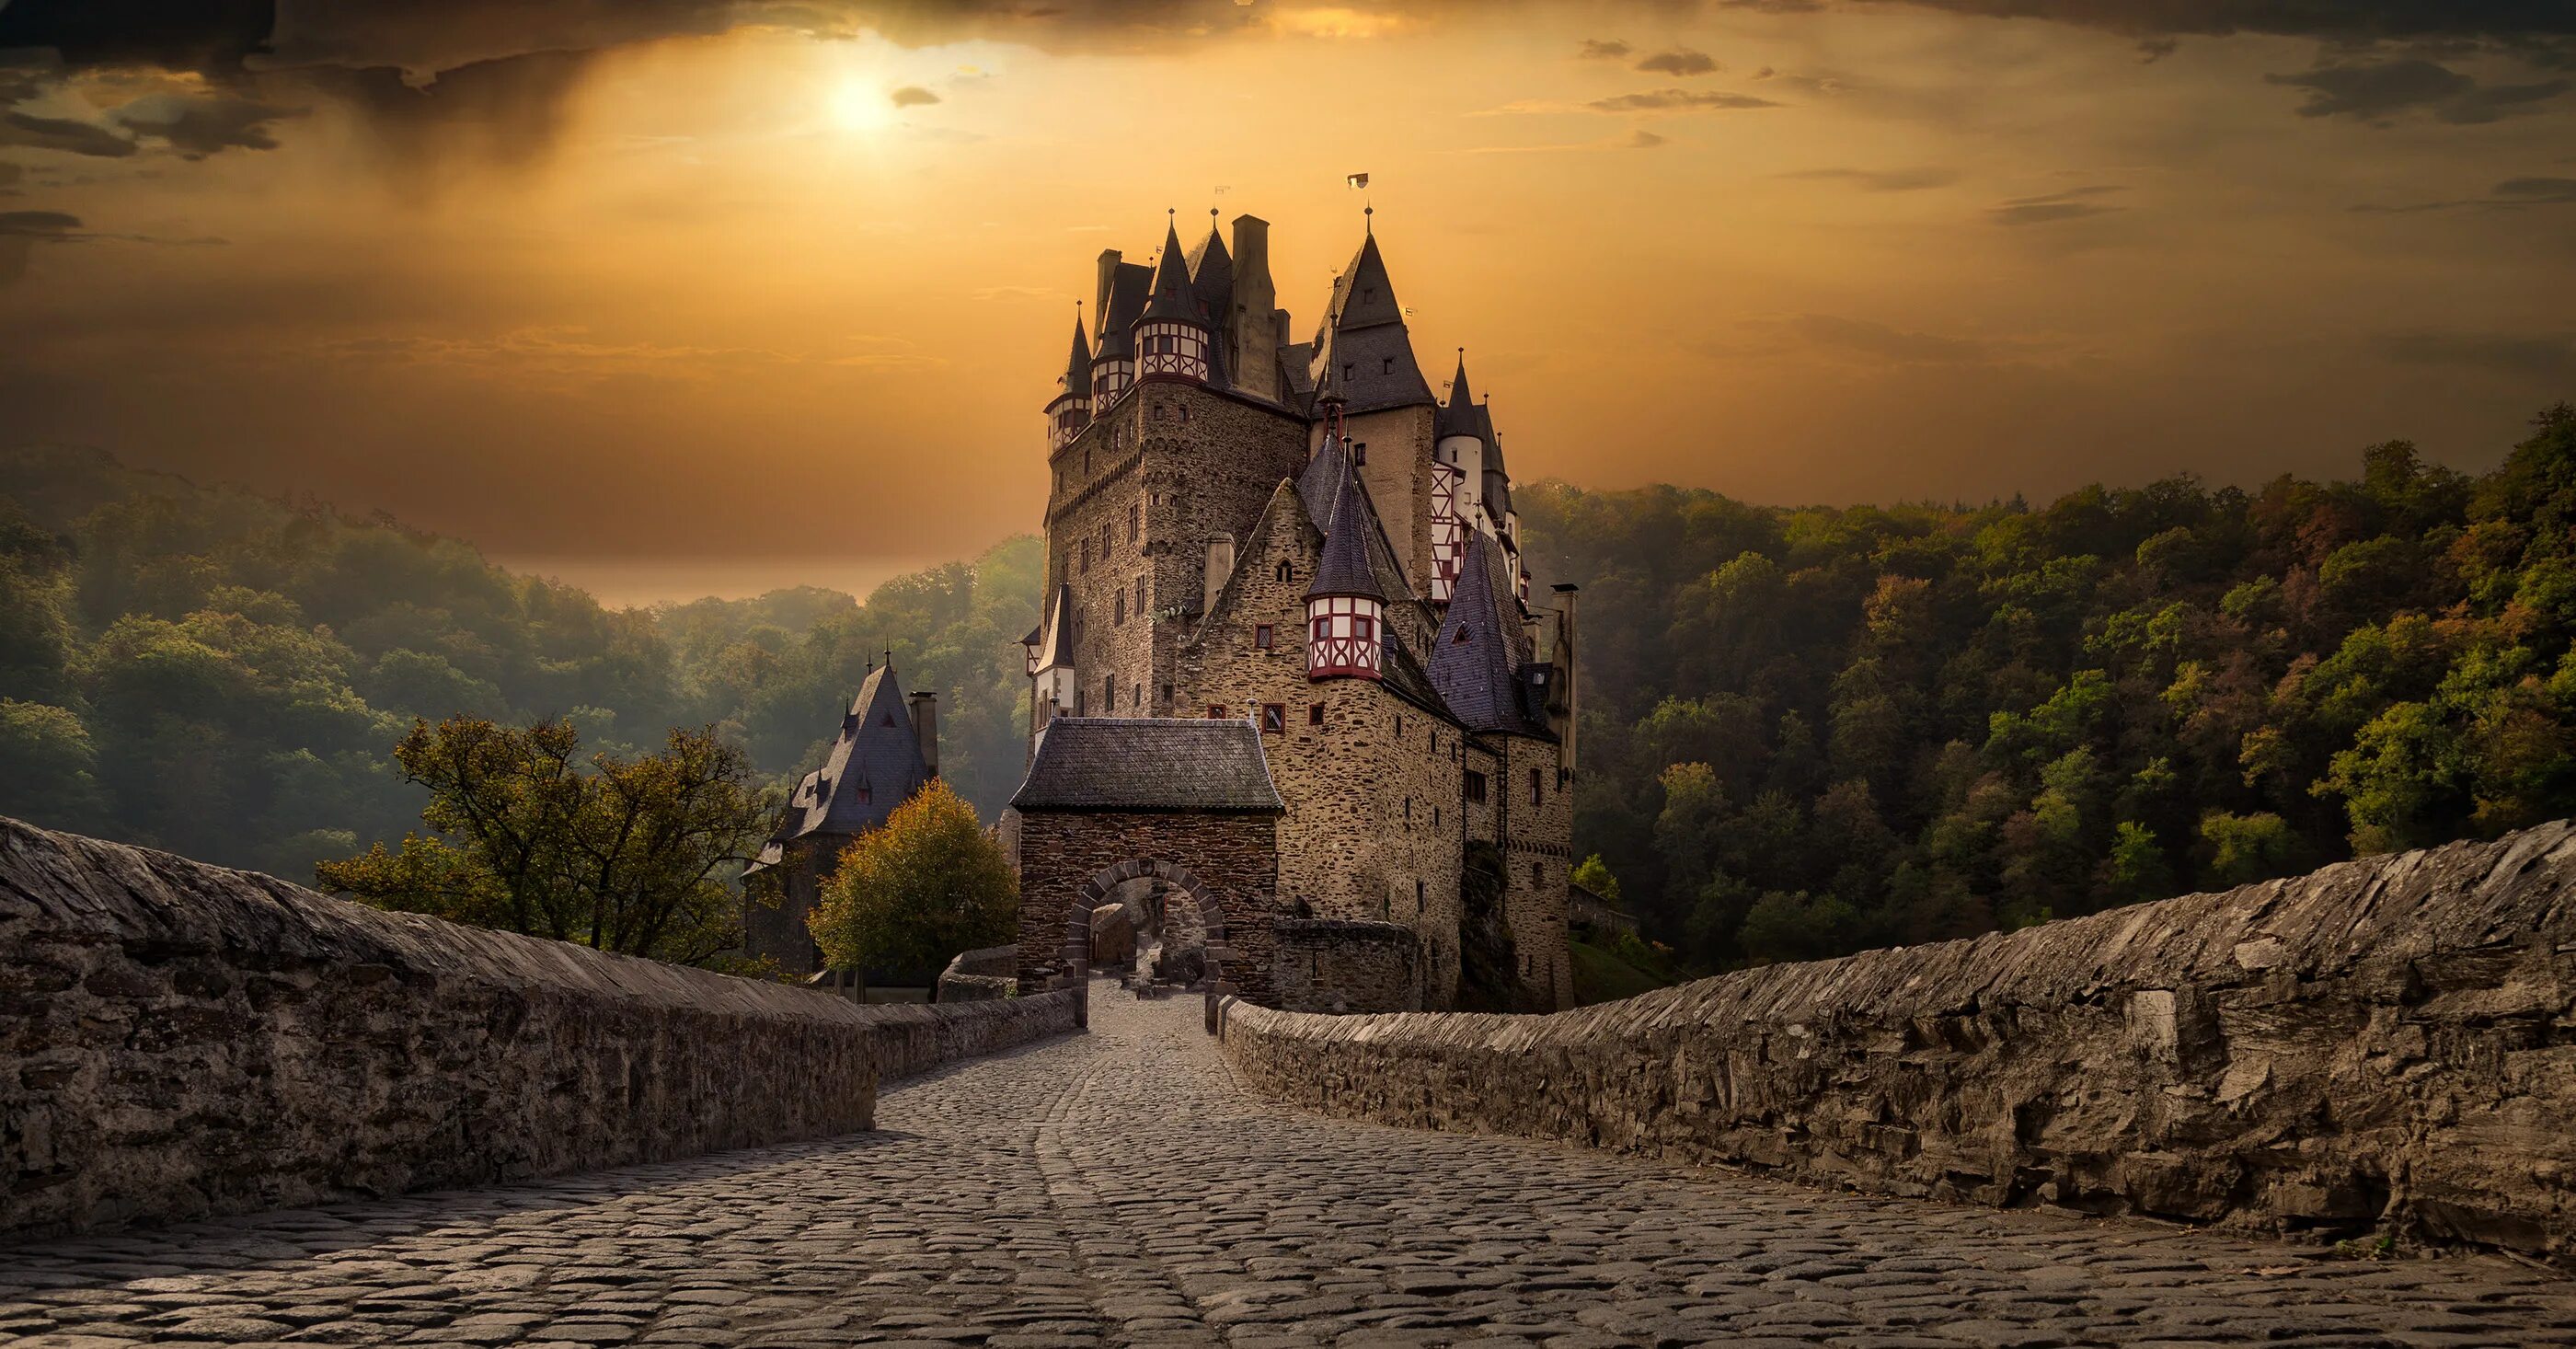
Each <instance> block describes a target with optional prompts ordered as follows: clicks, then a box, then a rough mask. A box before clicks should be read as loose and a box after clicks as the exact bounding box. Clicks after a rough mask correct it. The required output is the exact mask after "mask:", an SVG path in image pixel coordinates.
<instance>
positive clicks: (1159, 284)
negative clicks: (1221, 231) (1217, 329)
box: [1134, 225, 1215, 384]
mask: <svg viewBox="0 0 2576 1349" xmlns="http://www.w3.org/2000/svg"><path fill="white" fill-rule="evenodd" d="M1214 336H1215V333H1214V331H1213V330H1212V329H1210V328H1209V327H1208V321H1207V316H1206V315H1205V314H1203V313H1201V312H1200V309H1199V301H1198V295H1197V294H1196V292H1195V290H1194V289H1193V288H1192V286H1191V285H1190V269H1189V266H1188V264H1187V263H1185V262H1183V261H1182V260H1181V235H1180V230H1179V229H1178V228H1177V227H1175V226H1172V225H1166V226H1164V228H1163V258H1162V262H1161V263H1160V264H1159V265H1158V266H1157V267H1156V268H1155V269H1154V291H1153V297H1152V298H1151V299H1149V300H1148V301H1146V304H1145V312H1144V313H1143V314H1141V315H1139V316H1138V317H1137V319H1136V329H1135V334H1134V340H1135V347H1136V378H1137V379H1139V380H1173V381H1179V382H1183V383H1189V384H1205V383H1206V382H1207V377H1208V344H1209V342H1210V340H1211V339H1212V338H1213V337H1214Z"/></svg>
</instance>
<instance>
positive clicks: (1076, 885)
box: [1011, 717, 1285, 1005]
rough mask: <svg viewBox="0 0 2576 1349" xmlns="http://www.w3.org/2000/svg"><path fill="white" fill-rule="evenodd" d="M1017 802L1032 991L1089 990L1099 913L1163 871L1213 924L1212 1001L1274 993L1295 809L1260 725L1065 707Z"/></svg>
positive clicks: (1024, 972) (1024, 987) (1044, 737)
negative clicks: (1265, 750) (1273, 934)
mask: <svg viewBox="0 0 2576 1349" xmlns="http://www.w3.org/2000/svg"><path fill="white" fill-rule="evenodd" d="M1011 808H1012V809H1013V810H1015V811H1017V812H1018V813H1019V817H1020V822H1019V831H1018V832H1019V862H1020V941H1019V946H1020V966H1019V971H1020V988H1021V991H1023V992H1036V991H1038V990H1040V989H1044V988H1048V987H1051V986H1056V985H1058V984H1059V983H1064V982H1070V983H1071V984H1073V985H1074V986H1076V987H1087V986H1088V984H1089V975H1090V951H1091V915H1092V911H1093V910H1095V909H1097V908H1099V907H1100V906H1101V905H1102V904H1103V903H1106V902H1108V900H1109V899H1110V898H1111V896H1112V895H1113V894H1114V893H1116V892H1117V891H1118V890H1119V888H1120V887H1121V886H1124V885H1127V884H1128V883H1129V882H1132V881H1136V880H1139V879H1152V880H1155V881H1159V882H1161V883H1162V884H1164V885H1167V886H1169V887H1171V888H1172V889H1173V890H1174V891H1177V892H1178V893H1180V894H1182V895H1185V896H1187V898H1188V899H1189V902H1190V904H1191V905H1192V906H1193V907H1195V908H1196V909H1197V910H1198V912H1199V915H1200V917H1201V919H1202V920H1203V921H1204V922H1205V923H1206V925H1207V958H1208V970H1207V975H1206V984H1207V987H1208V989H1209V991H1210V997H1211V1000H1213V998H1214V996H1215V995H1216V994H1217V993H1218V992H1220V991H1238V992H1241V993H1242V994H1243V995H1244V996H1245V997H1247V998H1250V999H1252V1000H1254V1001H1265V1000H1267V997H1268V995H1269V991H1270V982H1271V981H1270V970H1269V959H1268V954H1269V947H1270V941H1269V936H1270V922H1269V920H1270V918H1271V917H1272V914H1271V910H1272V909H1273V908H1275V907H1276V904H1277V899H1276V895H1277V888H1278V869H1279V862H1278V837H1277V829H1278V820H1279V816H1280V815H1281V814H1282V813H1283V811H1284V809H1285V808H1284V807H1283V806H1282V805H1281V803H1280V800H1279V792H1278V790H1277V789H1276V788H1275V787H1273V786H1272V785H1271V782H1270V769H1269V766H1268V763H1267V762H1266V760H1265V758H1264V756H1263V754H1262V749H1261V733H1260V730H1259V728H1257V727H1255V726H1254V725H1252V724H1251V723H1250V722H1248V721H1198V720H1176V719H1169V718H1158V717H1121V718H1108V717H1060V718H1057V719H1056V720H1055V721H1053V722H1052V723H1050V724H1049V725H1048V726H1047V728H1046V730H1045V732H1044V733H1043V734H1041V736H1040V737H1039V739H1038V745H1037V753H1036V755H1035V757H1034V758H1033V759H1032V760H1031V761H1030V764H1029V775H1028V778H1027V780H1026V781H1024V782H1022V783H1021V784H1020V790H1019V792H1018V794H1017V795H1015V796H1013V797H1012V798H1011ZM1220 984H1223V985H1226V986H1227V989H1225V990H1220V988H1219V985H1220ZM1211 1005H1212V1003H1211Z"/></svg>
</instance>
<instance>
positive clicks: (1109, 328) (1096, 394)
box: [1091, 249, 1154, 417]
mask: <svg viewBox="0 0 2576 1349" xmlns="http://www.w3.org/2000/svg"><path fill="white" fill-rule="evenodd" d="M1100 267H1101V271H1100V314H1099V321H1100V326H1099V330H1098V331H1099V334H1100V339H1099V341H1098V342H1097V343H1096V344H1095V345H1094V346H1093V348H1092V352H1091V411H1092V415H1093V416H1095V417H1097V416H1102V415H1105V414H1106V413H1107V412H1108V411H1109V408H1110V405H1111V404H1113V403H1115V402H1117V401H1118V397H1119V395H1121V394H1124V393H1125V392H1127V389H1128V387H1129V386H1130V385H1132V384H1134V383H1135V382H1136V344H1135V340H1134V338H1133V336H1132V334H1131V332H1130V330H1131V329H1133V328H1134V327H1135V326H1136V319H1137V317H1138V316H1139V315H1141V314H1143V313H1144V312H1145V297H1146V294H1147V292H1148V290H1149V289H1150V288H1151V286H1152V285H1153V280H1154V269H1152V268H1150V267H1145V266H1142V265H1139V264H1137V263H1133V262H1121V261H1119V260H1118V253H1117V251H1116V250H1114V249H1113V250H1111V251H1109V252H1106V253H1103V254H1101V255H1100Z"/></svg>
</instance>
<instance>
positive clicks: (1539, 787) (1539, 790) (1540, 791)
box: [1530, 768, 1547, 806]
mask: <svg viewBox="0 0 2576 1349" xmlns="http://www.w3.org/2000/svg"><path fill="white" fill-rule="evenodd" d="M1546 791H1547V784H1546V783H1545V782H1543V781H1541V780H1540V778H1539V775H1538V770H1537V769H1535V768H1533V769H1531V770H1530V804H1531V805H1533V806H1535V805H1537V804H1538V803H1539V799H1540V797H1541V796H1543V795H1544V794H1545V793H1546Z"/></svg>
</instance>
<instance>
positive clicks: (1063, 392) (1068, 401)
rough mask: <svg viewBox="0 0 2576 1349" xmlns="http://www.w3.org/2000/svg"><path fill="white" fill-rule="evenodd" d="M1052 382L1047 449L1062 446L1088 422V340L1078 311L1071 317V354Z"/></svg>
mask: <svg viewBox="0 0 2576 1349" xmlns="http://www.w3.org/2000/svg"><path fill="white" fill-rule="evenodd" d="M1056 384H1057V389H1056V395H1055V398H1054V399H1053V400H1052V401H1050V402H1049V403H1048V404H1047V405H1046V417H1047V448H1048V449H1051V450H1056V449H1062V448H1064V447H1065V446H1066V445H1067V444H1069V443H1071V442H1072V440H1073V438H1074V437H1075V436H1078V435H1081V434H1082V428H1084V427H1086V426H1089V425H1091V344H1090V343H1088V342H1086V341H1084V340H1083V336H1082V318H1081V316H1080V315H1078V314H1077V315H1075V316H1074V320H1073V355H1072V356H1071V357H1070V358H1069V359H1067V360H1066V361H1065V365H1064V378H1062V379H1060V380H1058V381H1056Z"/></svg>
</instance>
